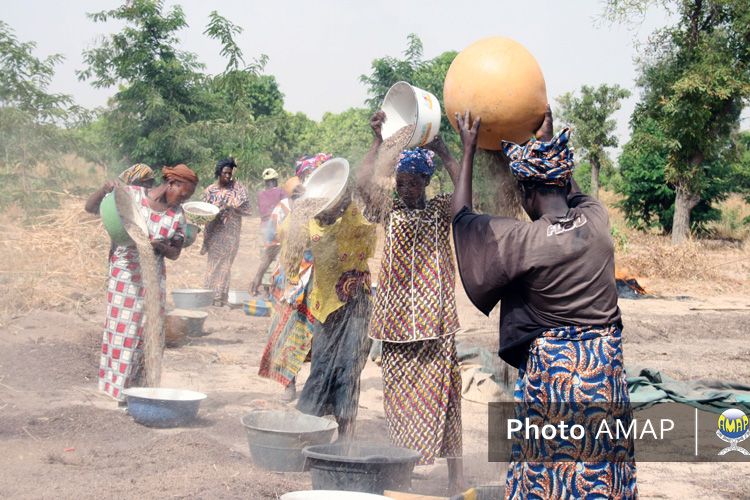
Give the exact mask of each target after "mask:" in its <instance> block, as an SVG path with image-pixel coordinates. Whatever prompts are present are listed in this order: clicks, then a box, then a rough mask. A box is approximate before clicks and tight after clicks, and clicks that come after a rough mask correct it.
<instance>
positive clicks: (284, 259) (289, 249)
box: [281, 198, 328, 277]
mask: <svg viewBox="0 0 750 500" xmlns="http://www.w3.org/2000/svg"><path fill="white" fill-rule="evenodd" d="M327 202H328V199H327V198H303V199H301V200H297V201H296V202H295V203H294V206H293V207H292V212H291V213H290V214H289V228H288V231H287V235H286V239H285V240H284V242H283V244H282V247H281V267H282V268H283V269H284V274H286V276H287V277H289V276H295V275H296V274H297V271H298V270H299V265H300V262H301V261H302V256H303V255H304V253H305V250H307V249H308V248H309V246H310V241H309V240H310V235H309V232H308V230H307V227H308V222H309V221H310V219H312V218H313V217H315V215H316V214H317V213H318V212H319V211H320V209H321V208H323V205H325V204H326V203H327Z"/></svg>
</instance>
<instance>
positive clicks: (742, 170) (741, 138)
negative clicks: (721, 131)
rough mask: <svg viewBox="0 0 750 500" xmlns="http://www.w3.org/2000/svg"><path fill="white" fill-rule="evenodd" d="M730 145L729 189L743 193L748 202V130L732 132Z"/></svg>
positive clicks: (749, 132)
mask: <svg viewBox="0 0 750 500" xmlns="http://www.w3.org/2000/svg"><path fill="white" fill-rule="evenodd" d="M732 146H733V147H732V152H731V156H730V162H729V167H730V169H731V177H730V180H729V183H730V189H731V190H732V191H733V192H735V193H740V194H742V195H744V197H745V201H746V202H747V203H750V131H747V130H743V131H740V132H737V133H736V134H734V135H733V138H732Z"/></svg>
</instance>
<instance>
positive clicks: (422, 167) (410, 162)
mask: <svg viewBox="0 0 750 500" xmlns="http://www.w3.org/2000/svg"><path fill="white" fill-rule="evenodd" d="M433 156H435V153H434V152H433V151H430V150H429V149H421V148H414V150H413V151H410V150H408V149H404V150H403V151H402V152H401V154H400V155H399V157H398V163H397V164H396V172H413V173H415V174H425V175H427V176H428V177H432V174H434V173H435V163H433V161H432V157H433Z"/></svg>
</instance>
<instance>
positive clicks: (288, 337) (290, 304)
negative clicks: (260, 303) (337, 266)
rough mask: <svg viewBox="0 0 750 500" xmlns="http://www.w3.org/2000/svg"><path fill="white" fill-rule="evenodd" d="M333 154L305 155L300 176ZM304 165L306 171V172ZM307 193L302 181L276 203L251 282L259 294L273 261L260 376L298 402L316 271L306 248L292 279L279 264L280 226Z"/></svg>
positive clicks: (311, 320) (299, 165)
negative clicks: (268, 323) (269, 316)
mask: <svg viewBox="0 0 750 500" xmlns="http://www.w3.org/2000/svg"><path fill="white" fill-rule="evenodd" d="M328 158H330V156H329V155H317V156H304V157H302V158H300V160H299V161H297V164H296V168H297V172H298V175H299V177H298V178H300V179H302V181H304V179H305V178H306V177H307V176H308V175H310V174H311V173H312V172H314V171H315V169H316V168H318V167H319V166H320V165H322V164H323V162H324V161H325V160H327V159H328ZM303 167H304V171H302V169H303ZM302 193H304V187H303V186H302V185H301V184H298V185H296V186H295V187H294V189H293V190H292V192H291V196H290V197H289V198H285V199H283V200H281V202H279V204H278V205H276V208H275V209H274V210H273V212H272V213H271V216H270V218H269V221H268V227H267V230H266V237H265V245H266V247H265V250H264V251H263V255H262V256H261V263H260V265H259V266H258V271H257V273H256V274H255V278H254V279H253V281H252V283H251V284H250V294H251V295H257V294H258V290H259V288H260V286H261V283H262V279H263V276H264V275H265V272H266V270H267V269H270V268H271V264H273V263H274V262H276V265H275V266H274V269H273V273H272V275H273V286H272V293H271V299H272V300H273V301H274V302H275V303H276V308H275V309H274V314H273V319H272V320H271V328H270V330H269V333H268V341H267V342H266V348H265V350H264V351H263V357H262V358H261V361H260V369H259V370H258V375H260V376H261V377H265V378H270V379H272V380H276V381H277V382H279V383H280V384H281V385H283V386H284V393H283V394H282V395H281V396H280V397H279V400H281V401H287V402H288V401H294V399H296V397H297V386H296V376H297V373H298V372H299V370H300V368H301V367H302V363H304V362H305V360H306V359H307V357H308V354H309V353H310V347H311V346H312V337H313V331H314V327H313V325H314V323H315V319H314V318H313V315H312V312H311V311H310V292H311V291H312V283H311V281H310V278H311V276H312V274H313V259H312V251H311V250H309V249H308V250H306V251H305V253H304V255H303V258H302V259H301V261H300V266H299V269H298V270H297V274H296V278H294V279H292V280H289V279H287V276H286V275H285V274H284V270H283V269H282V268H281V266H280V265H279V264H278V261H277V260H276V259H277V256H278V255H279V252H280V250H281V242H280V239H279V228H280V227H281V224H282V223H283V222H284V220H285V219H286V218H287V216H288V215H289V213H290V212H291V210H292V207H293V203H294V201H295V200H296V199H297V198H299V197H300V196H301V195H302Z"/></svg>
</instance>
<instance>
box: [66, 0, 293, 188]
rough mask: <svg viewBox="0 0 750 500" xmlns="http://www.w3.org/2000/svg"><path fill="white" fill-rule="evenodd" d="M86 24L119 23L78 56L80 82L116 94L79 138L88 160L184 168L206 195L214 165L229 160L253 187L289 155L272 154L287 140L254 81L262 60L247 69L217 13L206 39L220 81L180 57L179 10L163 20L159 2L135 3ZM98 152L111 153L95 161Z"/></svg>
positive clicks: (269, 93) (281, 121)
mask: <svg viewBox="0 0 750 500" xmlns="http://www.w3.org/2000/svg"><path fill="white" fill-rule="evenodd" d="M89 17H90V18H91V19H93V20H94V21H99V22H105V21H108V20H119V21H122V22H124V27H123V28H122V29H121V31H120V32H118V33H115V34H113V35H110V36H109V37H107V38H105V39H104V40H102V41H101V42H100V44H99V46H98V47H96V48H94V49H91V50H87V51H85V52H84V61H85V63H86V64H87V65H88V67H87V68H86V69H85V70H83V71H80V72H79V73H78V75H79V79H81V80H90V81H91V83H92V85H93V86H95V87H110V86H115V85H117V86H118V91H117V93H115V95H114V96H113V98H112V99H111V101H110V106H109V107H108V109H106V110H104V111H103V112H102V113H101V115H100V122H101V123H100V124H97V126H96V132H97V134H87V133H86V131H82V132H81V136H82V137H83V138H87V139H88V140H87V141H86V140H83V141H82V145H85V146H86V147H85V148H83V149H84V150H85V151H87V154H86V155H87V157H89V158H91V159H96V160H97V161H100V162H103V161H107V162H114V163H115V164H118V165H119V164H125V165H128V164H132V163H136V162H143V163H147V164H149V165H151V166H152V167H154V168H156V169H159V168H160V167H161V166H162V165H175V164H178V163H186V164H188V165H189V166H190V167H191V168H193V169H194V170H195V171H196V173H197V174H198V175H199V177H200V178H201V185H202V186H204V185H207V184H209V183H211V182H213V180H214V178H213V172H214V165H215V164H216V161H218V160H219V159H221V158H226V157H229V156H232V157H234V158H235V159H236V160H237V162H238V165H239V166H240V168H239V169H238V170H237V177H238V178H239V179H240V180H243V181H245V182H246V183H248V184H251V183H253V182H255V181H256V180H257V179H258V178H259V177H260V173H261V172H262V170H263V169H265V168H268V167H271V166H275V163H276V162H277V161H280V158H279V157H278V155H279V153H281V152H282V151H283V150H285V149H294V147H291V148H290V147H289V146H288V145H284V146H282V145H280V144H279V141H280V136H281V137H282V138H285V139H292V140H293V139H294V136H291V135H284V134H283V130H282V133H281V134H279V132H280V130H281V129H284V128H285V126H286V125H285V122H286V121H288V120H287V118H288V117H287V116H286V115H285V114H284V112H283V103H284V101H283V99H284V96H283V94H282V93H281V92H280V91H279V86H278V83H277V82H276V80H275V78H274V77H273V76H270V75H261V74H260V73H261V71H262V70H263V68H264V66H265V64H266V62H267V60H268V58H267V57H266V56H265V55H261V56H260V57H259V58H258V59H254V60H253V62H252V63H250V64H246V63H245V58H244V55H243V53H242V50H241V49H240V47H239V45H238V44H237V42H236V41H235V39H234V38H235V36H236V35H238V34H240V33H242V28H240V27H239V26H236V25H234V24H233V23H232V22H230V21H229V20H227V19H226V18H224V17H222V16H220V15H219V14H218V13H217V12H216V11H214V12H212V13H211V15H210V17H209V22H208V25H207V27H206V29H205V31H204V34H205V35H206V36H208V37H209V38H212V39H215V40H217V41H218V42H219V43H220V44H221V50H220V55H221V56H222V57H225V58H226V59H227V66H226V68H225V71H224V72H222V73H221V74H219V75H216V76H210V75H206V74H204V73H203V72H202V70H203V68H204V66H203V65H202V64H201V63H200V62H198V60H197V58H196V56H195V54H192V53H188V52H184V51H180V50H178V47H179V46H180V40H179V38H178V37H177V33H178V32H179V31H180V30H181V29H182V28H184V27H185V26H187V20H186V19H185V15H184V13H183V11H182V8H181V7H180V6H179V5H176V6H174V7H172V8H171V9H170V10H169V11H166V10H165V8H164V2H163V1H162V0H133V1H130V2H127V3H126V4H125V5H123V6H121V7H119V8H117V9H114V10H110V11H104V12H100V13H97V14H90V15H89ZM97 149H99V150H100V151H113V152H114V153H99V154H98V157H97V153H96V150H97ZM275 155H276V156H275ZM286 161H288V159H286Z"/></svg>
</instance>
